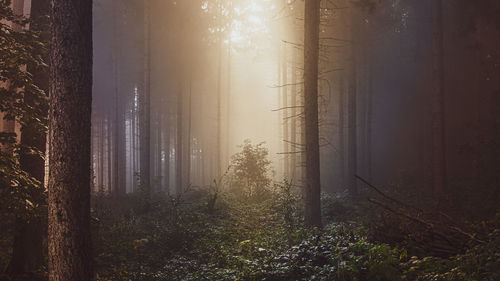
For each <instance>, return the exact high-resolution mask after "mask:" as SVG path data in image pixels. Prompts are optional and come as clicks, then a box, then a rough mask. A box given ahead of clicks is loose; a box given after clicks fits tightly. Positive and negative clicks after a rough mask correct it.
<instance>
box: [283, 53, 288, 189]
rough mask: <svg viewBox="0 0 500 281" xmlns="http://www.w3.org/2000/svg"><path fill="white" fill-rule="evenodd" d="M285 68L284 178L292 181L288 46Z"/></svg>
mask: <svg viewBox="0 0 500 281" xmlns="http://www.w3.org/2000/svg"><path fill="white" fill-rule="evenodd" d="M282 55H283V61H282V64H283V67H282V69H281V71H282V72H283V73H282V78H283V81H282V85H281V87H282V88H283V89H282V90H281V91H282V94H283V96H282V98H283V120H281V122H283V140H282V141H283V153H284V154H283V157H284V159H283V161H284V177H285V179H287V180H290V155H289V154H288V153H289V152H290V146H289V144H290V143H289V141H290V136H289V130H288V129H289V122H288V118H290V116H289V114H288V111H289V110H288V106H289V105H288V92H289V91H288V85H287V83H288V58H287V45H286V44H284V45H283V53H282Z"/></svg>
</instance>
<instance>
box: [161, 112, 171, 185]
mask: <svg viewBox="0 0 500 281" xmlns="http://www.w3.org/2000/svg"><path fill="white" fill-rule="evenodd" d="M165 108H166V112H165V115H164V117H163V118H165V119H166V122H165V125H164V130H165V132H164V134H165V135H164V136H163V138H164V144H163V145H164V149H165V164H164V165H163V167H164V168H163V169H164V170H165V172H164V182H165V191H166V192H170V191H171V190H170V127H171V126H170V124H171V120H170V107H169V106H168V104H167V105H166V106H165Z"/></svg>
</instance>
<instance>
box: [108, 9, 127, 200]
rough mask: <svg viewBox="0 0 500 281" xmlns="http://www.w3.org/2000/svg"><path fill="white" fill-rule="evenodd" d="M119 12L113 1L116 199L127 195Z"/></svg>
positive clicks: (114, 176) (114, 171) (114, 174)
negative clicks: (121, 100) (120, 72)
mask: <svg viewBox="0 0 500 281" xmlns="http://www.w3.org/2000/svg"><path fill="white" fill-rule="evenodd" d="M118 11H120V10H119V6H118V4H117V1H113V49H112V60H113V91H114V95H113V96H114V113H115V116H114V120H113V121H114V124H113V125H114V126H113V164H112V165H111V166H112V169H113V176H112V177H113V181H112V182H113V192H114V195H115V196H116V197H120V196H123V195H124V194H125V193H126V184H125V178H126V175H125V161H123V159H124V158H125V157H124V156H125V141H124V138H125V122H124V115H123V110H122V105H121V103H120V88H119V67H120V65H119V60H120V56H121V46H120V43H121V42H119V41H120V39H121V37H120V36H119V33H118V24H119V22H118Z"/></svg>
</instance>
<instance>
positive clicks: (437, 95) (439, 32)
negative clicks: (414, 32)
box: [431, 0, 446, 200]
mask: <svg viewBox="0 0 500 281" xmlns="http://www.w3.org/2000/svg"><path fill="white" fill-rule="evenodd" d="M432 18H433V30H432V57H433V66H432V67H433V68H432V76H433V80H432V87H433V92H432V100H431V103H432V183H433V191H434V196H435V197H436V199H438V200H439V199H441V198H442V197H443V196H444V194H445V188H446V156H445V155H446V149H445V112H444V111H445V107H444V47H443V2H442V0H435V1H433V17H432Z"/></svg>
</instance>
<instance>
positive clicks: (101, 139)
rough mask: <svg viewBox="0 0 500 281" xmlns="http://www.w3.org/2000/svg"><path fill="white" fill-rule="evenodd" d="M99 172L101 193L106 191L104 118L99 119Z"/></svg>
mask: <svg viewBox="0 0 500 281" xmlns="http://www.w3.org/2000/svg"><path fill="white" fill-rule="evenodd" d="M98 163H99V170H98V171H99V172H98V175H97V176H98V177H97V178H98V179H99V181H98V186H97V188H98V190H99V192H103V191H104V118H103V117H102V116H100V118H99V161H98Z"/></svg>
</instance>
